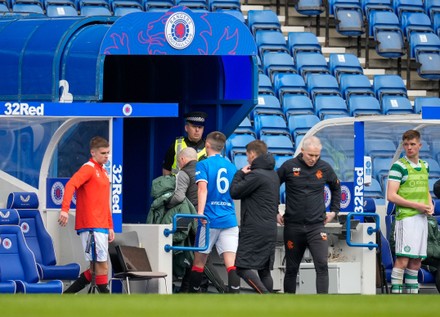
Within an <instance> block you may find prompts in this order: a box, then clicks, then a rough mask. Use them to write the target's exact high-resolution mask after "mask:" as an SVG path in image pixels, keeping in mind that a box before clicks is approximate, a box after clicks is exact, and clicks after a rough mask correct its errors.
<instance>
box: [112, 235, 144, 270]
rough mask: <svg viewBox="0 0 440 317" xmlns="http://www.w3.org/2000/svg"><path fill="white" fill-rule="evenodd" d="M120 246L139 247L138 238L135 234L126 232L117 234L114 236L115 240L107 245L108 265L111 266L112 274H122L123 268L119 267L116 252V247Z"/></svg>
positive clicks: (119, 263)
mask: <svg viewBox="0 0 440 317" xmlns="http://www.w3.org/2000/svg"><path fill="white" fill-rule="evenodd" d="M120 245H127V246H132V247H139V236H138V234H137V232H136V231H128V232H123V233H117V234H116V235H115V239H114V240H113V241H112V242H111V243H110V244H109V245H108V253H109V257H110V263H111V265H112V270H113V273H114V274H117V273H123V272H124V268H123V267H122V265H121V262H120V259H119V255H118V253H117V251H116V247H117V246H120Z"/></svg>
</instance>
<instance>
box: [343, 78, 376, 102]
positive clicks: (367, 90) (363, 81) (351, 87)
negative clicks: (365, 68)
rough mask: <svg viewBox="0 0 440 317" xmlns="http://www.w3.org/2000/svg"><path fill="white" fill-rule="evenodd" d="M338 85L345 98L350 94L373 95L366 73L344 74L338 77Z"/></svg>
mask: <svg viewBox="0 0 440 317" xmlns="http://www.w3.org/2000/svg"><path fill="white" fill-rule="evenodd" d="M339 87H340V90H341V94H342V96H343V97H344V98H345V99H348V98H349V97H350V96H351V95H371V96H375V94H374V91H373V88H372V87H371V82H370V79H369V78H368V77H367V76H366V75H352V74H344V75H343V76H341V78H340V79H339Z"/></svg>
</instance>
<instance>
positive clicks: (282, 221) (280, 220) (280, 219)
mask: <svg viewBox="0 0 440 317" xmlns="http://www.w3.org/2000/svg"><path fill="white" fill-rule="evenodd" d="M277 222H278V224H280V225H282V226H284V216H282V215H281V214H277Z"/></svg>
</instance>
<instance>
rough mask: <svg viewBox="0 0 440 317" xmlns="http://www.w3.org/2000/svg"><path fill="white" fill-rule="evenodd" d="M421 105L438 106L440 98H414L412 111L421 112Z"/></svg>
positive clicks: (439, 105)
mask: <svg viewBox="0 0 440 317" xmlns="http://www.w3.org/2000/svg"><path fill="white" fill-rule="evenodd" d="M422 107H440V98H439V97H416V98H414V112H415V113H422Z"/></svg>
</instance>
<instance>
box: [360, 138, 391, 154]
mask: <svg viewBox="0 0 440 317" xmlns="http://www.w3.org/2000/svg"><path fill="white" fill-rule="evenodd" d="M396 149H397V146H396V144H394V142H393V141H391V140H389V139H365V154H366V155H369V156H371V157H372V158H375V157H388V158H392V157H393V156H394V154H396Z"/></svg>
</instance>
